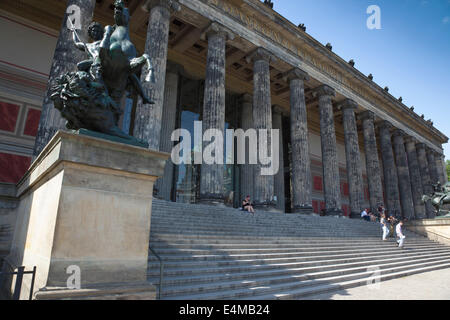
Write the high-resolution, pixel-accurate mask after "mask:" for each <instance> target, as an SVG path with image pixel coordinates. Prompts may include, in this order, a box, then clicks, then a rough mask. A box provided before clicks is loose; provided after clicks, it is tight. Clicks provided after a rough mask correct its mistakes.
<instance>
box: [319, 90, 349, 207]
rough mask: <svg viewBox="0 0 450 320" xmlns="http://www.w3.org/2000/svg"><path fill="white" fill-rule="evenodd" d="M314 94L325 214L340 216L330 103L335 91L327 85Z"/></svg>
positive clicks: (337, 167)
mask: <svg viewBox="0 0 450 320" xmlns="http://www.w3.org/2000/svg"><path fill="white" fill-rule="evenodd" d="M314 94H315V95H316V96H318V97H319V112H320V138H321V146H322V163H323V165H322V167H323V181H324V192H325V213H326V214H327V215H342V214H343V212H342V208H341V188H340V177H339V162H338V157H337V147H336V132H335V128H334V114H333V104H332V101H331V99H332V97H334V96H335V91H334V89H333V88H331V87H329V86H327V85H322V86H320V87H318V88H316V89H315V91H314Z"/></svg>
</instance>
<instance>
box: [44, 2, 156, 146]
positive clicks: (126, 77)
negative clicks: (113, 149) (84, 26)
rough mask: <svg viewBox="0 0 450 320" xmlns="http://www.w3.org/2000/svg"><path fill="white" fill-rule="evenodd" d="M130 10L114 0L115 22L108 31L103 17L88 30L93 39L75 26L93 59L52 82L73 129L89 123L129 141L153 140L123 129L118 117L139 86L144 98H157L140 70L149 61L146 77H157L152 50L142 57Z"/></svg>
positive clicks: (54, 97) (55, 99)
mask: <svg viewBox="0 0 450 320" xmlns="http://www.w3.org/2000/svg"><path fill="white" fill-rule="evenodd" d="M129 18H130V15H129V12H128V8H126V7H125V5H124V2H123V1H122V0H116V1H115V2H114V20H115V23H116V24H115V25H114V26H106V27H105V30H104V31H103V28H102V26H101V25H100V24H99V23H96V22H94V23H92V24H91V25H90V26H89V29H88V33H89V35H90V37H91V38H92V40H93V42H92V43H88V44H85V43H83V42H81V41H80V39H79V37H78V36H77V35H76V31H75V29H74V28H73V29H72V30H73V32H74V35H73V40H74V43H75V46H76V47H77V48H78V49H80V50H83V51H85V52H86V53H87V54H88V56H89V59H88V60H84V61H81V62H80V63H78V65H77V67H78V70H77V71H74V72H69V73H66V74H63V75H61V76H60V77H59V78H58V79H57V80H56V83H55V84H54V85H53V86H52V100H53V102H54V106H55V108H57V109H58V110H60V112H61V116H62V117H63V118H65V119H66V120H67V122H66V127H67V128H68V129H73V130H79V129H87V130H91V131H96V132H100V133H104V134H107V135H111V136H116V137H120V138H122V139H125V140H126V141H130V142H133V143H138V144H139V145H142V146H148V144H147V143H146V142H143V141H139V140H137V139H136V138H134V137H132V136H130V135H128V134H126V133H124V132H123V131H122V130H121V129H120V128H119V127H118V122H119V118H120V115H121V114H122V111H121V109H120V103H121V100H122V98H123V96H124V94H125V93H126V92H127V91H130V90H134V91H136V92H137V93H138V94H139V95H140V96H141V97H142V101H143V103H146V104H153V102H152V101H151V100H150V99H149V98H148V97H147V96H146V95H145V93H144V91H143V89H142V85H141V81H140V76H141V71H142V68H143V67H144V65H147V72H148V74H147V76H146V79H145V80H146V81H151V82H154V75H153V70H152V67H151V65H150V60H149V57H148V55H146V54H144V55H142V56H140V57H137V50H136V47H135V46H134V45H133V43H132V42H131V40H130V34H129V27H128V22H129Z"/></svg>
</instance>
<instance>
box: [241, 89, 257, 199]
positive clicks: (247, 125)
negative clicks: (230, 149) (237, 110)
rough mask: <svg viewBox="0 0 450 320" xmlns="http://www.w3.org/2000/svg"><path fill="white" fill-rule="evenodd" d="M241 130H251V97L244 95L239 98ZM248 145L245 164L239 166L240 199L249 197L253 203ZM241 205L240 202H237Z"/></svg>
mask: <svg viewBox="0 0 450 320" xmlns="http://www.w3.org/2000/svg"><path fill="white" fill-rule="evenodd" d="M241 128H242V130H244V131H247V130H248V129H253V128H254V126H253V97H252V95H250V94H248V93H245V94H243V95H242V97H241ZM249 144H250V141H248V142H246V144H245V164H242V165H241V198H240V199H239V200H240V201H242V200H243V199H244V198H245V197H246V196H248V195H249V196H250V198H251V199H252V201H253V183H254V181H253V180H254V171H255V165H254V164H250V163H249V150H250V148H249ZM239 203H241V202H239Z"/></svg>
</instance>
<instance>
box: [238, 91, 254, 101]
mask: <svg viewBox="0 0 450 320" xmlns="http://www.w3.org/2000/svg"><path fill="white" fill-rule="evenodd" d="M240 100H241V102H242V103H253V96H252V95H251V94H250V93H244V94H243V95H241V96H240Z"/></svg>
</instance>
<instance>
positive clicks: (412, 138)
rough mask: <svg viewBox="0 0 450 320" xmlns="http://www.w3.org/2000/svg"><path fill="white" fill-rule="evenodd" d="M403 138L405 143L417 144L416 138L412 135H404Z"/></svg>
mask: <svg viewBox="0 0 450 320" xmlns="http://www.w3.org/2000/svg"><path fill="white" fill-rule="evenodd" d="M404 140H405V143H406V144H411V143H412V144H414V146H415V145H416V144H417V142H418V141H417V139H416V138H414V137H412V136H405V137H404Z"/></svg>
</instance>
